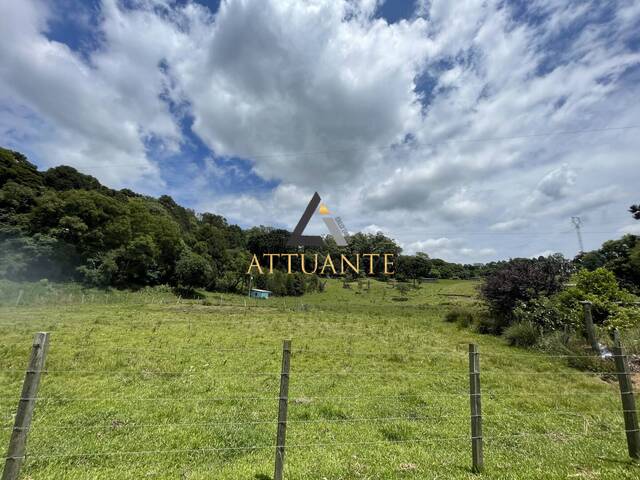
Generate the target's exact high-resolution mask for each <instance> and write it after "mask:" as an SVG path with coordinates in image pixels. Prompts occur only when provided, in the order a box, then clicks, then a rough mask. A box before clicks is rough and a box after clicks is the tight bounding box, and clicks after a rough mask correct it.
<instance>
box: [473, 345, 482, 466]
mask: <svg viewBox="0 0 640 480" xmlns="http://www.w3.org/2000/svg"><path fill="white" fill-rule="evenodd" d="M479 355H480V354H479V352H478V346H477V345H476V344H474V343H470V344H469V400H470V403H471V463H472V468H471V470H472V471H473V472H475V473H479V472H481V471H482V468H483V467H484V455H483V451H482V403H481V393H480V356H479Z"/></svg>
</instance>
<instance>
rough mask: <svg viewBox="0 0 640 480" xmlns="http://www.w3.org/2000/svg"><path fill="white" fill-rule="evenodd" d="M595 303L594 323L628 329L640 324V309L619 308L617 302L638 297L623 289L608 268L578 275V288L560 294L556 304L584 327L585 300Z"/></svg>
mask: <svg viewBox="0 0 640 480" xmlns="http://www.w3.org/2000/svg"><path fill="white" fill-rule="evenodd" d="M585 300H587V301H590V302H591V303H592V307H591V311H592V314H593V323H594V324H596V325H604V326H606V327H607V328H609V329H611V328H626V327H631V326H634V325H638V324H640V312H638V309H637V308H630V307H625V306H621V305H619V304H618V303H617V302H631V301H633V300H634V296H633V295H631V294H630V293H629V292H627V291H626V290H624V289H622V288H620V286H619V285H618V282H617V280H616V277H615V276H614V274H613V273H612V272H610V271H608V270H607V269H605V268H598V269H596V270H594V271H592V272H590V271H588V270H581V271H579V272H578V273H577V275H576V285H575V286H574V287H570V288H567V289H566V290H564V291H562V292H560V293H558V294H557V295H556V296H555V298H554V302H555V303H556V305H557V306H558V308H559V309H560V310H561V312H562V314H563V315H565V316H567V317H569V318H571V320H570V322H572V323H573V324H574V325H576V326H581V325H582V315H583V314H582V308H583V307H582V305H581V304H580V302H581V301H585Z"/></svg>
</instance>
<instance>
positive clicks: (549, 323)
mask: <svg viewBox="0 0 640 480" xmlns="http://www.w3.org/2000/svg"><path fill="white" fill-rule="evenodd" d="M513 315H514V318H515V321H516V322H519V323H522V322H528V323H531V324H533V325H536V326H537V327H539V328H541V329H542V330H543V331H551V330H557V329H562V328H564V326H565V325H570V326H572V327H576V326H578V324H577V323H576V321H577V318H576V317H575V315H572V314H570V312H567V311H566V310H565V309H562V308H560V306H559V304H558V301H557V299H556V298H554V297H552V298H548V297H540V298H535V299H533V300H531V301H529V302H526V303H525V302H519V303H518V305H517V306H516V308H515V309H514V311H513Z"/></svg>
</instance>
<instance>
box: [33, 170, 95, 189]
mask: <svg viewBox="0 0 640 480" xmlns="http://www.w3.org/2000/svg"><path fill="white" fill-rule="evenodd" d="M43 179H44V183H45V185H47V186H48V187H51V188H53V189H54V190H58V191H64V190H98V189H101V188H102V185H100V182H98V180H97V179H96V178H94V177H92V176H91V175H85V174H83V173H80V172H79V171H77V170H76V169H75V168H73V167H69V166H66V165H61V166H59V167H53V168H50V169H49V170H47V171H46V172H44V175H43Z"/></svg>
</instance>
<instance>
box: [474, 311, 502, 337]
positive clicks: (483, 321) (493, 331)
mask: <svg viewBox="0 0 640 480" xmlns="http://www.w3.org/2000/svg"><path fill="white" fill-rule="evenodd" d="M503 328H504V325H503V323H502V322H501V321H500V320H497V319H496V317H495V316H494V315H492V314H491V312H487V311H481V312H479V313H478V314H477V315H476V322H475V325H474V330H475V331H476V332H478V333H481V334H484V335H487V334H488V335H497V334H499V333H500V332H501V331H502V330H503Z"/></svg>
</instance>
